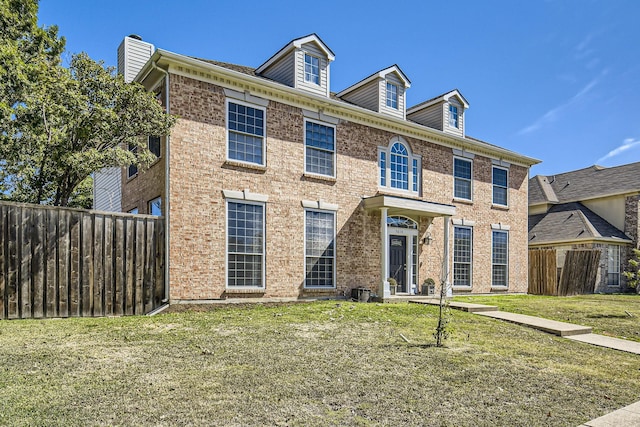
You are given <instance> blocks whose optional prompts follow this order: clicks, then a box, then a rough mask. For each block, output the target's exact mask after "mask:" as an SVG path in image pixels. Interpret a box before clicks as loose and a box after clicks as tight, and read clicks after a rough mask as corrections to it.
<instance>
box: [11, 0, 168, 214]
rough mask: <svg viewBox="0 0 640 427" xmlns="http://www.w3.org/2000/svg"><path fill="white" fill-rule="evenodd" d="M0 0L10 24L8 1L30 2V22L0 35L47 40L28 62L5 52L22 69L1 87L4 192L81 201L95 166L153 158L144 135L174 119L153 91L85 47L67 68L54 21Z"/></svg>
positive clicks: (36, 199) (163, 130) (162, 131)
mask: <svg viewBox="0 0 640 427" xmlns="http://www.w3.org/2000/svg"><path fill="white" fill-rule="evenodd" d="M0 1H3V3H2V4H3V6H2V9H0V12H1V13H2V15H3V16H2V18H0V19H1V20H9V21H10V22H13V21H11V20H12V19H13V18H12V17H13V16H14V14H13V10H14V9H15V8H14V9H12V8H11V7H13V6H14V3H27V4H28V5H29V6H30V8H27V12H29V13H30V15H28V16H29V25H23V26H15V28H16V29H15V31H9V32H7V35H5V34H4V32H3V37H6V38H8V39H11V38H13V39H11V40H13V42H14V44H16V46H19V45H20V43H21V42H22V41H24V40H35V42H39V41H41V40H45V42H42V43H40V44H39V45H38V46H39V47H38V48H37V49H34V50H33V52H36V53H38V55H39V56H38V55H36V58H37V60H35V61H33V63H32V64H29V65H28V66H27V65H25V66H24V67H23V65H24V64H23V63H22V60H21V59H20V58H18V57H16V56H15V55H14V56H11V55H9V56H7V58H8V60H7V62H6V64H5V65H6V66H7V67H10V66H11V65H12V61H17V67H16V69H17V70H20V69H21V68H24V69H26V70H27V71H28V72H22V71H18V72H17V77H15V78H14V83H11V84H8V85H5V86H6V87H5V86H2V87H0V90H1V91H2V95H0V99H2V100H5V99H6V100H7V101H6V102H5V103H4V104H3V105H4V106H3V107H2V108H4V110H3V119H2V120H3V121H4V123H3V124H5V123H6V126H3V129H5V131H4V132H3V135H2V145H1V146H0V167H1V169H0V190H2V193H3V197H4V198H7V199H11V200H15V201H21V202H27V203H46V204H53V205H59V206H69V205H72V206H80V207H87V205H90V204H91V202H90V199H88V198H87V189H88V187H87V183H90V176H91V174H92V173H93V172H95V171H98V170H100V169H102V168H105V167H111V166H128V165H130V164H137V165H138V166H140V167H145V166H147V165H148V164H150V163H151V162H152V161H153V160H154V159H155V156H154V155H153V154H152V153H151V152H150V151H149V150H148V147H147V144H146V138H145V136H146V135H166V134H167V133H169V130H170V129H171V126H173V124H174V122H175V120H174V118H173V117H171V116H169V115H167V114H166V113H165V111H164V109H163V107H162V106H161V105H160V104H159V103H158V102H157V100H156V99H155V96H154V94H153V93H149V92H147V91H146V90H145V89H144V88H143V87H142V86H141V85H139V84H128V83H125V82H124V79H123V77H122V76H121V75H117V74H116V73H115V71H114V69H113V67H107V68H105V67H104V65H103V63H102V61H100V62H96V61H93V60H92V59H91V58H89V56H88V55H87V54H85V53H80V54H77V55H73V56H72V59H71V62H70V66H69V68H65V67H62V66H61V65H60V55H61V49H60V47H61V46H63V45H64V40H63V39H57V38H56V37H57V29H55V27H53V29H40V28H37V26H36V12H37V2H36V1H27V2H13V1H11V0H0ZM16 7H17V6H16ZM24 7H25V8H26V6H24ZM11 40H10V41H11ZM47 46H49V47H47ZM51 46H54V47H55V49H54V48H53V47H51ZM25 62H26V61H25ZM1 67H2V65H0V68H1ZM1 72H3V71H0V73H1ZM4 72H5V73H7V74H9V73H12V72H11V71H8V70H5V71H4ZM5 107H6V108H5ZM130 147H137V150H134V151H132V150H130Z"/></svg>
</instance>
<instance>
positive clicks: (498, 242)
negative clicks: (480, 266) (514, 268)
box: [491, 230, 509, 287]
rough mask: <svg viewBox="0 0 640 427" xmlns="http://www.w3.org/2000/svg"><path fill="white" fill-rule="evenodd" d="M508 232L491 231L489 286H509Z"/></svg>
mask: <svg viewBox="0 0 640 427" xmlns="http://www.w3.org/2000/svg"><path fill="white" fill-rule="evenodd" d="M508 271H509V232H508V231H503V230H493V231H492V236H491V286H502V287H506V286H508V284H509V275H508Z"/></svg>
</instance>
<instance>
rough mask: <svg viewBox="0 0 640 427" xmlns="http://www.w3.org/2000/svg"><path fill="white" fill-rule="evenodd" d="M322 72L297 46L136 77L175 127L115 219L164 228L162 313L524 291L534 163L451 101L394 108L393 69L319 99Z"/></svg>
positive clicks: (160, 65) (162, 61) (166, 57)
mask: <svg viewBox="0 0 640 427" xmlns="http://www.w3.org/2000/svg"><path fill="white" fill-rule="evenodd" d="M334 59H335V55H334V53H333V52H332V51H331V49H330V48H329V47H328V46H327V45H326V44H325V43H324V42H323V41H322V40H321V39H320V38H319V37H318V36H317V35H315V34H311V35H309V36H306V37H301V38H299V39H296V40H293V41H291V42H290V43H288V44H287V45H286V46H284V47H283V48H282V49H280V50H279V51H278V52H277V53H276V54H274V55H273V56H271V57H270V58H269V59H268V60H267V61H266V62H265V63H263V64H262V65H260V66H258V67H257V68H250V67H245V66H239V65H232V64H227V63H223V62H217V61H210V60H203V59H198V58H193V57H189V56H185V55H180V54H176V53H172V52H168V51H165V50H161V49H158V50H156V51H155V52H154V53H153V54H152V55H151V56H150V58H149V59H148V60H147V61H146V63H145V64H144V65H143V66H142V68H141V69H140V71H139V73H137V77H136V78H135V80H136V81H138V82H140V83H142V84H143V85H145V87H147V89H148V90H150V91H154V92H155V93H156V94H157V96H158V99H159V100H160V102H162V103H163V105H165V106H166V108H167V110H168V111H169V112H170V113H171V114H174V115H176V116H177V117H178V121H177V124H176V125H175V127H174V129H173V130H172V133H171V135H170V136H168V137H162V138H158V139H154V146H155V144H156V143H157V148H158V150H159V151H158V154H159V160H158V161H157V162H156V163H155V164H154V165H152V166H151V168H150V169H149V170H147V171H145V172H140V173H138V171H137V170H132V169H125V170H123V171H122V209H123V210H124V211H136V212H139V213H141V214H144V213H153V209H157V210H159V211H160V212H161V213H162V214H163V215H164V216H165V218H166V219H167V221H166V222H167V224H168V228H167V232H166V237H167V241H168V250H167V253H168V259H167V262H168V265H169V274H170V278H169V281H170V299H171V301H173V302H175V301H179V300H182V301H184V300H213V299H221V298H229V297H245V298H252V297H253V298H255V297H258V298H260V297H264V298H304V297H313V296H316V297H323V296H328V297H329V296H339V295H345V294H346V295H348V294H349V291H350V290H351V289H352V288H355V287H360V286H364V287H367V288H370V289H372V290H373V291H374V292H375V293H378V294H379V295H380V296H388V282H387V280H386V279H387V278H389V277H393V278H395V279H396V280H397V281H398V284H399V287H398V292H399V293H405V294H408V293H411V292H420V284H421V283H422V282H423V281H424V280H425V279H427V278H434V279H435V280H436V282H439V281H440V278H444V279H445V280H447V282H453V285H454V286H453V289H454V293H456V294H459V293H489V292H526V291H527V264H526V262H522V260H526V259H527V178H528V173H529V168H530V166H531V165H533V164H536V163H538V161H537V160H535V159H532V158H530V157H526V156H523V155H521V154H518V153H515V152H512V151H509V150H506V149H504V148H500V147H498V146H495V145H492V144H489V143H486V142H483V141H480V140H477V139H474V138H470V137H468V136H466V132H465V123H466V121H465V115H466V110H467V108H468V106H469V105H468V103H467V101H466V100H465V98H464V97H463V96H462V95H461V94H460V92H459V91H457V90H453V91H450V92H447V93H445V94H443V95H441V96H438V97H435V98H433V99H432V100H430V101H427V102H423V103H420V104H418V105H416V106H414V107H411V108H406V100H407V98H406V93H407V90H408V89H409V87H410V85H411V83H410V81H409V79H408V78H407V76H406V75H405V74H404V72H403V71H402V70H401V69H400V67H398V66H397V65H393V66H390V67H388V68H384V69H383V70H381V71H379V72H376V73H373V74H371V75H370V76H369V77H367V78H365V79H363V80H362V81H360V82H358V83H356V84H354V85H352V86H351V87H349V88H347V89H345V90H343V91H341V92H339V93H337V94H334V93H332V92H331V91H330V77H331V73H330V65H331V63H332V61H334ZM150 147H151V139H150Z"/></svg>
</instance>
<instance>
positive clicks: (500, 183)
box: [492, 166, 509, 206]
mask: <svg viewBox="0 0 640 427" xmlns="http://www.w3.org/2000/svg"><path fill="white" fill-rule="evenodd" d="M492 182H493V204H494V205H501V206H508V198H507V189H508V188H509V170H508V169H503V168H499V167H496V166H494V167H493V179H492Z"/></svg>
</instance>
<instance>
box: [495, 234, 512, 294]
mask: <svg viewBox="0 0 640 427" xmlns="http://www.w3.org/2000/svg"><path fill="white" fill-rule="evenodd" d="M494 232H495V233H503V234H506V235H507V263H506V264H494V263H493V233H494ZM509 246H510V245H509V231H508V230H505V229H500V230H498V229H495V228H492V229H491V287H492V288H496V289H508V288H509ZM494 265H506V267H507V268H506V271H505V275H506V282H507V283H506V285H494V284H493V266H494Z"/></svg>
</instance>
